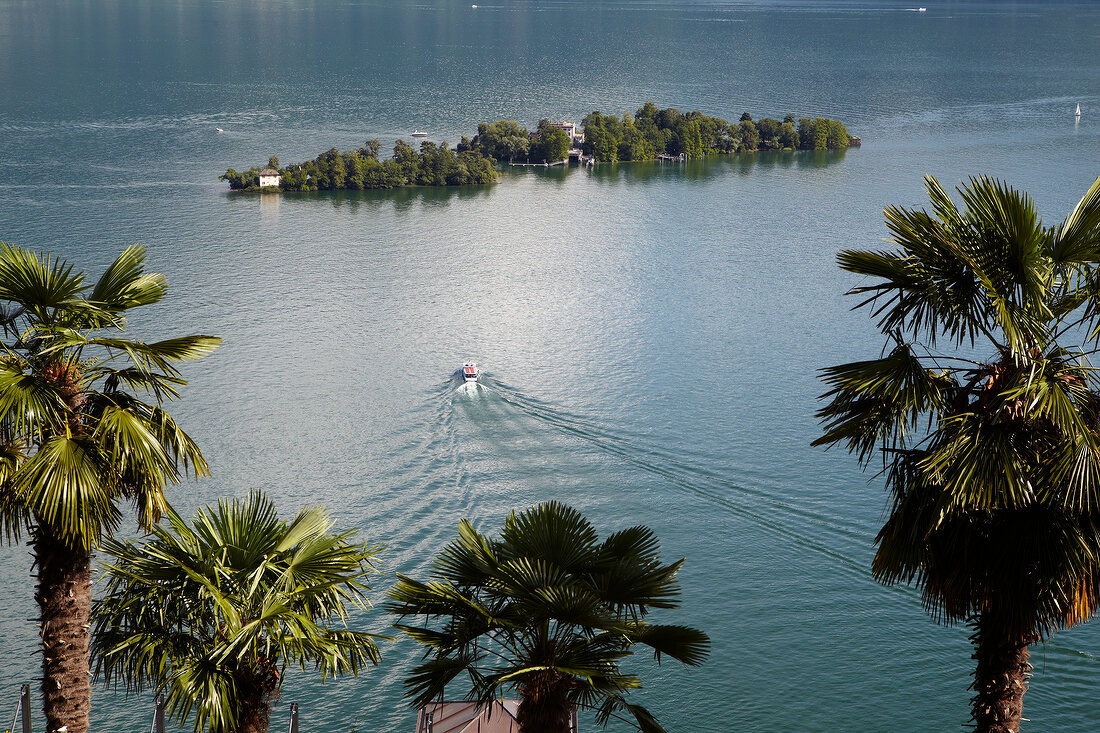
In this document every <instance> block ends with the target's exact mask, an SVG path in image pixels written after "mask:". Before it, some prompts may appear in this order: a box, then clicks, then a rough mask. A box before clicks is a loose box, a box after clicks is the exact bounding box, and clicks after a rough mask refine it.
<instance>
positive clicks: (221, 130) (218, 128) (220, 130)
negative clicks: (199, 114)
mask: <svg viewBox="0 0 1100 733" xmlns="http://www.w3.org/2000/svg"><path fill="white" fill-rule="evenodd" d="M214 129H215V130H217V131H218V132H225V130H223V129H222V128H220V127H215V128H214Z"/></svg>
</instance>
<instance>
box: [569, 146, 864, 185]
mask: <svg viewBox="0 0 1100 733" xmlns="http://www.w3.org/2000/svg"><path fill="white" fill-rule="evenodd" d="M847 152H848V151H847V150H764V151H760V152H757V153H742V154H739V155H713V156H711V157H709V158H703V159H701V160H686V161H682V162H681V161H656V160H650V161H641V162H637V163H634V162H627V163H600V164H598V165H594V166H590V167H582V166H576V165H574V166H571V167H570V170H571V171H574V172H583V173H585V174H587V175H588V176H590V177H591V178H592V179H593V180H595V181H597V182H600V183H620V182H622V183H646V182H650V181H665V180H686V181H709V180H712V179H715V178H719V177H722V176H725V175H727V174H729V173H730V172H734V173H737V174H739V175H748V174H750V173H753V172H754V171H756V170H758V169H765V170H766V169H776V170H788V169H790V170H799V171H802V170H814V169H820V168H827V167H829V166H833V165H836V164H838V163H840V162H841V161H843V160H844V157H845V155H846V154H847Z"/></svg>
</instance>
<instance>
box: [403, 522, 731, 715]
mask: <svg viewBox="0 0 1100 733" xmlns="http://www.w3.org/2000/svg"><path fill="white" fill-rule="evenodd" d="M659 554H660V546H659V543H658V541H657V538H656V537H655V536H654V534H653V532H652V531H651V530H649V529H648V528H646V527H641V526H638V527H631V528H629V529H625V530H622V531H620V532H615V533H614V534H612V535H611V536H610V537H608V538H607V539H606V540H604V541H603V542H600V541H599V537H598V535H597V533H596V531H595V530H594V529H593V528H592V525H591V524H589V522H588V521H587V520H586V519H585V518H584V517H583V516H582V515H581V514H580V513H579V512H578V511H577V510H575V509H573V508H571V507H568V506H565V505H563V504H559V503H556V502H549V503H545V504H540V505H538V506H536V507H533V508H531V509H528V510H527V511H525V512H522V513H520V514H516V513H515V512H513V513H511V514H510V515H509V517H508V519H507V521H506V522H505V525H504V531H503V532H502V533H501V536H500V539H493V538H491V537H488V536H485V535H482V534H480V533H478V532H477V530H475V529H474V527H473V525H471V524H470V522H469V521H467V520H463V521H462V522H461V523H460V524H459V529H458V538H457V539H456V540H454V541H453V542H451V543H450V544H449V545H448V546H447V547H446V548H445V549H444V550H443V552H442V553H441V554H440V555H439V557H438V558H436V560H435V562H434V564H433V566H432V573H431V575H432V576H433V577H434V578H436V580H432V581H429V582H427V583H421V582H418V581H415V580H412V579H411V578H408V577H406V576H404V575H401V574H398V579H399V580H398V583H397V584H396V585H395V587H394V588H393V590H392V591H391V592H390V598H391V599H392V602H391V603H390V604H388V610H390V611H391V612H393V613H396V614H399V615H401V616H402V617H416V616H422V617H424V618H425V625H424V626H413V625H408V624H397V627H398V628H399V629H402V630H403V631H404V632H405V633H407V634H408V635H409V636H411V637H412V638H413V639H415V640H416V641H418V642H419V643H421V644H423V645H425V646H426V647H427V650H426V652H425V661H424V662H423V663H422V664H420V665H419V666H417V667H416V668H415V669H414V670H413V673H412V675H411V676H410V677H409V679H408V680H407V681H406V686H407V689H408V695H409V696H410V697H413V698H414V704H415V705H417V706H422V705H426V704H428V703H430V702H431V701H433V700H435V699H437V698H441V697H442V695H443V691H444V688H445V687H446V685H447V683H449V682H450V681H452V680H453V679H454V678H455V677H457V676H458V675H460V674H461V673H463V672H465V673H466V674H467V675H468V676H469V680H470V684H471V694H472V696H473V697H475V698H476V699H477V701H478V702H479V703H481V704H482V705H487V704H489V703H490V702H491V701H492V700H494V699H496V698H498V697H499V696H500V695H501V694H502V693H503V691H504V690H505V689H507V688H514V689H517V690H518V692H519V696H520V706H519V711H518V721H519V725H520V730H521V732H522V733H567V731H568V730H569V714H570V709H571V708H572V707H573V706H579V707H584V708H592V709H595V710H596V711H597V720H598V722H600V723H601V724H606V723H607V721H608V720H609V719H610V718H611V717H613V716H614V717H620V713H621V712H623V711H625V712H626V713H629V714H630V715H631V716H633V719H634V722H635V723H636V724H637V726H638V727H639V728H640V729H641V730H642V731H646V732H647V733H650V732H653V733H656V732H659V731H663V728H661V726H660V725H659V724H658V723H657V721H656V719H654V717H653V716H652V715H650V713H649V712H648V711H647V710H646V709H645V708H643V707H642V706H641V705H634V704H630V703H628V702H627V701H626V698H625V695H626V693H628V692H629V691H630V690H633V689H636V688H640V687H641V681H640V680H639V679H638V677H636V676H635V675H633V674H630V673H628V672H625V671H623V670H622V669H621V668H620V662H621V660H623V659H624V658H626V657H628V656H629V655H630V654H631V652H632V649H633V647H634V645H636V644H643V645H645V646H648V647H650V648H651V649H652V650H653V651H654V653H655V655H656V656H657V658H658V660H659V659H660V658H661V656H662V655H665V654H667V655H668V656H670V657H673V658H674V659H678V660H680V661H681V662H684V663H685V664H690V665H698V664H701V663H702V662H703V660H704V659H705V658H706V656H707V652H708V648H709V644H710V640H709V639H708V638H707V636H706V634H704V633H703V632H701V631H698V630H696V629H692V628H688V627H685V626H662V625H656V624H650V623H648V622H647V621H646V620H645V618H646V616H647V615H648V613H649V611H650V610H651V609H655V608H665V609H670V608H678V607H679V603H678V598H679V594H680V588H679V584H678V583H677V582H676V574H677V572H678V571H679V570H680V566H681V565H682V564H683V560H680V561H679V562H675V563H672V564H670V565H664V564H662V563H661V561H660V557H659ZM432 620H434V621H435V622H436V623H432Z"/></svg>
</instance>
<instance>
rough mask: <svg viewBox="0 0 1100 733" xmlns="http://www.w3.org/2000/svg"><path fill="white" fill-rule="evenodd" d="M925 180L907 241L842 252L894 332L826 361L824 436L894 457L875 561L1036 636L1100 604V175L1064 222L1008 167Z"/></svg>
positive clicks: (910, 214)
mask: <svg viewBox="0 0 1100 733" xmlns="http://www.w3.org/2000/svg"><path fill="white" fill-rule="evenodd" d="M823 122H828V121H823V120H820V119H818V120H813V121H810V120H802V121H801V124H802V125H803V126H804V127H805V128H806V129H807V132H808V133H810V132H811V131H812V137H813V139H814V140H815V143H814V144H815V145H816V144H818V142H817V141H819V140H820V139H821V136H822V135H829V134H833V135H834V136H835V137H836V138H837V141H838V143H839V140H840V138H841V137H844V138H846V135H847V133H846V131H845V130H844V129H843V126H842V125H839V123H837V126H836V127H835V129H832V128H831V125H829V124H822V123H823ZM830 130H831V132H830ZM804 144H805V143H804ZM926 186H927V191H928V196H929V198H930V200H931V211H930V212H928V211H923V210H908V209H902V208H897V207H889V208H887V209H886V222H887V227H888V229H889V230H890V233H891V235H892V238H893V239H892V241H893V245H894V247H893V248H892V249H888V250H877V251H861V250H847V251H844V252H842V253H841V254H840V257H839V262H840V266H841V267H842V268H843V269H845V270H847V271H849V272H852V273H854V274H855V275H857V276H859V278H860V284H859V285H858V286H856V287H855V288H853V289H852V291H851V294H854V295H857V296H859V297H860V298H861V299H862V300H861V302H860V304H859V306H858V307H862V308H866V309H868V310H869V314H870V316H871V317H872V318H874V319H875V320H876V322H877V325H878V327H879V328H880V330H881V331H882V333H883V337H884V340H885V342H886V347H885V349H884V355H883V356H880V357H879V358H872V359H869V360H866V361H857V362H852V363H849V364H841V365H838V366H834V367H830V368H828V369H826V370H825V371H824V381H825V382H826V384H827V385H828V386H829V391H828V392H827V393H826V394H825V395H824V399H826V400H828V402H827V404H826V405H825V407H823V408H822V409H821V410H820V411H819V413H818V417H819V418H820V419H821V420H822V422H823V423H824V435H823V436H822V437H820V438H819V439H817V440H816V441H815V444H816V445H834V444H840V445H845V446H847V447H848V449H849V450H850V451H852V452H854V453H856V454H857V455H858V457H859V460H860V462H861V463H863V464H864V465H866V464H868V463H869V462H870V460H871V458H872V457H874V456H875V455H878V456H880V457H881V459H882V461H883V467H884V474H885V478H886V485H887V488H888V490H889V492H890V494H891V499H892V503H891V507H890V512H889V516H888V518H887V520H886V523H885V524H884V526H883V527H882V529H881V531H880V532H879V534H878V537H877V538H876V540H877V544H878V550H877V552H876V555H875V558H874V563H873V566H872V569H873V572H874V575H875V577H876V578H878V579H879V580H880V581H882V582H883V583H887V584H894V583H915V584H916V585H917V587H918V588H919V589H920V590H921V593H922V597H923V601H924V605H925V607H926V608H927V610H928V612H929V613H930V614H931V615H932V617H933V618H935V619H937V620H939V621H942V622H945V623H956V622H963V621H965V622H967V623H970V624H971V625H973V626H974V627H975V628H976V629H977V634H976V636H975V638H976V639H981V638H984V637H985V636H986V635H991V638H996V639H1003V640H1007V641H1011V642H1014V643H1017V644H1021V645H1024V646H1025V647H1026V645H1027V644H1029V643H1031V642H1032V641H1034V640H1036V639H1039V638H1045V637H1047V636H1049V635H1050V634H1052V633H1053V632H1055V631H1056V630H1058V629H1062V628H1066V627H1069V626H1073V625H1075V624H1078V623H1081V622H1083V621H1086V620H1087V619H1089V618H1091V617H1092V616H1093V615H1095V614H1096V613H1097V611H1098V610H1100V378H1098V377H1097V372H1096V370H1095V368H1094V366H1093V365H1092V364H1091V355H1092V354H1093V353H1094V351H1095V350H1094V348H1092V347H1093V346H1094V345H1095V344H1086V346H1081V345H1079V344H1080V343H1081V341H1080V340H1081V339H1088V338H1091V339H1092V340H1093V341H1095V340H1097V336H1098V324H1100V319H1098V316H1100V300H1098V295H1100V290H1098V287H1097V283H1098V282H1100V273H1098V271H1097V267H1096V263H1097V262H1100V179H1097V181H1096V182H1095V183H1094V184H1093V185H1092V187H1091V188H1090V190H1089V192H1088V193H1087V194H1086V195H1085V197H1084V198H1082V199H1081V201H1080V203H1078V204H1077V206H1076V207H1075V209H1074V211H1073V212H1072V213H1071V214H1070V216H1069V217H1067V218H1066V220H1065V221H1063V222H1062V223H1061V224H1059V225H1057V226H1054V227H1045V226H1043V224H1042V222H1041V221H1040V220H1039V217H1038V214H1037V212H1036V209H1035V206H1034V204H1033V202H1032V201H1031V199H1030V198H1029V197H1028V196H1026V195H1024V194H1021V193H1020V192H1017V191H1015V190H1013V189H1011V188H1009V187H1007V186H1006V185H1004V184H1003V183H1000V182H998V181H994V180H991V179H988V178H984V177H982V178H973V179H971V180H970V183H969V185H967V186H964V187H960V188H958V189H957V191H958V193H959V195H960V196H961V198H962V200H963V203H964V205H965V206H964V208H962V209H960V208H959V207H957V206H956V204H955V203H954V201H952V199H951V197H950V195H949V194H948V193H947V192H946V191H945V190H944V189H943V187H942V186H941V185H940V183H939V182H938V181H937V180H936V179H935V178H931V177H929V178H927V179H926ZM941 345H944V346H945V347H944V348H940V347H941ZM976 644H977V642H976ZM981 653H982V652H981V648H979V651H978V652H977V653H976V654H977V655H978V656H976V657H975V658H977V659H979V669H982V667H981V665H982V664H985V663H988V662H989V660H988V659H986V658H984V657H982V656H980V655H981ZM979 682H980V680H979ZM976 689H977V690H978V697H976V698H975V701H976V702H975V719H976V720H977V719H978V718H979V717H980V716H981V715H983V714H984V713H983V712H982V710H985V707H988V706H984V704H983V705H979V704H978V700H979V698H980V697H981V695H982V694H983V690H984V687H982V685H981V684H978V687H977V688H976ZM979 708H980V709H979ZM981 729H982V730H986V728H981ZM997 729H998V730H1007V729H1008V728H997Z"/></svg>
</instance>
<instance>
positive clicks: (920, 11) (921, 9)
mask: <svg viewBox="0 0 1100 733" xmlns="http://www.w3.org/2000/svg"><path fill="white" fill-rule="evenodd" d="M926 10H928V8H917V12H918V13H923V12H924V11H926Z"/></svg>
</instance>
